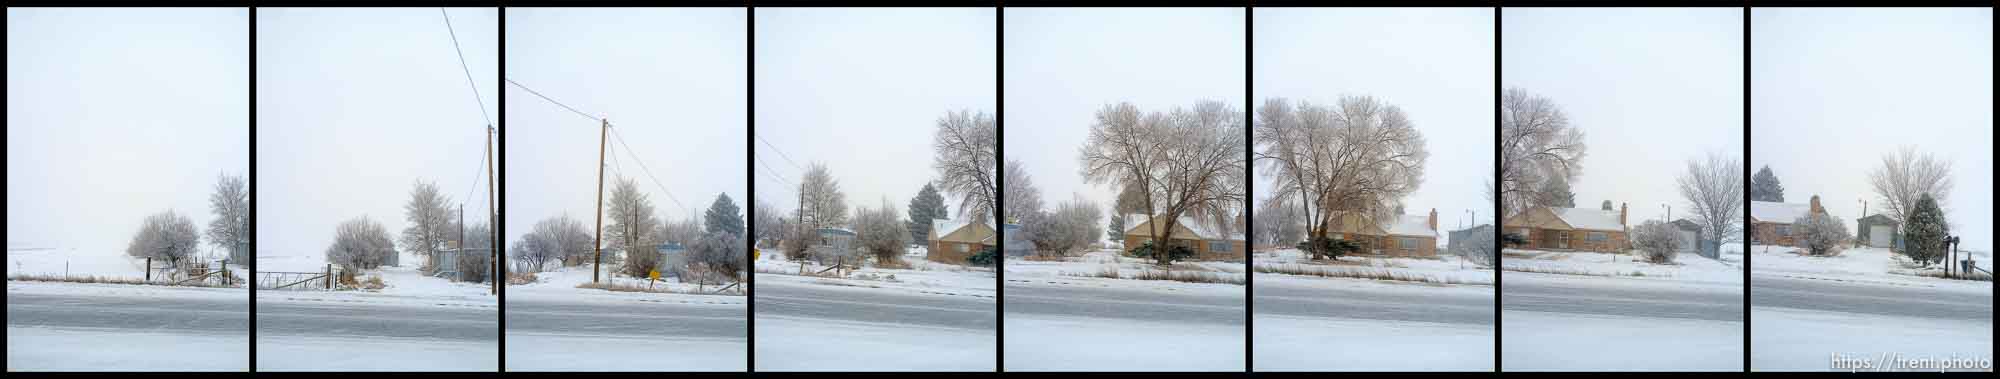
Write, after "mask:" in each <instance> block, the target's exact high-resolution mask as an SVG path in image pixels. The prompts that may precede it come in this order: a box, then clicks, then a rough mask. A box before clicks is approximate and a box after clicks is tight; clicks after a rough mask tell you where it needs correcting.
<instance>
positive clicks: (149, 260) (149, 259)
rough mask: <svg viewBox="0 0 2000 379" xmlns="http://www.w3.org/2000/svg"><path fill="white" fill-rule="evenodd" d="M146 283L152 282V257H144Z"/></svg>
mask: <svg viewBox="0 0 2000 379" xmlns="http://www.w3.org/2000/svg"><path fill="white" fill-rule="evenodd" d="M146 281H147V282H151V281H153V257H146Z"/></svg>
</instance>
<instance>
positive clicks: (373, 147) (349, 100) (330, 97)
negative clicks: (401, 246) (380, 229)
mask: <svg viewBox="0 0 2000 379" xmlns="http://www.w3.org/2000/svg"><path fill="white" fill-rule="evenodd" d="M449 12H450V14H451V25H452V27H453V28H454V29H455V30H456V31H457V34H458V43H459V45H460V46H461V47H462V48H463V49H464V52H465V60H466V62H467V63H466V67H468V68H470V70H471V76H472V81H473V82H474V83H476V84H477V86H478V90H479V96H480V103H474V100H473V94H472V90H471V89H470V88H468V85H469V83H467V79H466V73H465V72H464V70H463V69H461V68H460V65H459V56H458V54H457V53H456V52H454V51H453V49H452V37H451V35H450V34H448V32H447V30H446V29H445V20H444V16H443V15H442V14H441V13H440V12H439V10H438V9H437V8H399V9H283V8H261V9H258V11H257V94H256V96H257V171H258V176H259V178H258V180H257V182H258V188H257V250H258V255H259V257H260V259H261V257H264V256H267V255H287V256H298V255H307V256H316V255H319V254H321V252H323V251H324V250H325V249H326V247H327V245H328V244H330V243H331V242H332V240H333V232H334V227H335V226H336V225H339V223H340V222H342V221H346V220H348V219H350V218H354V217H358V216H364V215H365V216H368V217H369V218H371V219H373V220H375V221H377V222H381V223H382V225H383V226H384V227H385V228H387V229H389V231H390V232H391V233H400V232H401V231H402V229H403V227H404V226H405V224H406V223H405V222H404V221H403V208H402V207H403V203H405V202H407V201H408V200H409V192H410V189H411V188H412V187H413V185H414V183H415V182H416V181H417V180H419V179H421V180H426V181H433V182H435V183H436V184H437V185H438V186H439V187H440V189H441V190H442V191H443V192H444V193H445V194H446V195H447V196H449V197H450V198H451V199H453V201H454V202H465V203H467V206H466V210H465V213H466V217H467V222H468V223H478V221H474V220H477V217H479V215H481V214H483V212H485V209H486V208H487V206H486V204H487V201H486V200H487V199H486V197H487V189H486V178H485V177H484V176H483V175H484V174H483V170H485V168H486V167H484V166H482V165H480V161H481V158H480V153H481V152H482V150H483V149H484V148H485V141H484V140H483V139H484V138H485V135H486V131H485V126H486V121H485V120H484V119H483V118H482V117H481V116H480V107H484V108H485V109H486V113H487V114H489V115H491V116H492V117H494V122H499V119H498V117H500V115H499V113H498V112H499V109H500V108H499V104H498V101H497V100H498V99H497V97H496V96H497V95H498V93H499V92H498V91H499V89H500V87H499V86H498V84H499V80H498V76H499V75H498V72H497V71H498V70H499V63H498V59H499V50H498V49H497V46H496V45H497V44H498V43H499V38H498V34H499V25H498V23H497V16H498V14H497V12H498V10H497V9H493V8H453V9H450V10H449ZM475 173H479V174H480V175H482V177H481V178H480V179H478V181H477V182H475V181H474V179H473V177H474V175H475ZM468 194H469V196H470V197H472V200H473V201H465V200H467V197H468Z"/></svg>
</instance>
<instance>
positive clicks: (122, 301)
mask: <svg viewBox="0 0 2000 379" xmlns="http://www.w3.org/2000/svg"><path fill="white" fill-rule="evenodd" d="M244 296H249V294H248V293H247V292H246V293H245V294H244ZM248 300H249V299H247V298H246V299H236V300H231V299H225V298H208V297H189V298H181V297H174V298H151V297H132V296H88V295H83V296H77V295H43V294H14V293H9V294H7V326H34V327H59V328H60V327H71V328H103V329H134V330H140V331H146V332H184V333H199V334H241V335H245V336H247V335H249V333H250V323H249V321H248V317H249V314H250V312H249V302H248Z"/></svg>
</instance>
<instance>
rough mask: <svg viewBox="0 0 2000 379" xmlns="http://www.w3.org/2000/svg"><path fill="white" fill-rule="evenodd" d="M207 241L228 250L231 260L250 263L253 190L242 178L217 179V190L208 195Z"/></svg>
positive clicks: (224, 177)
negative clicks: (210, 218)
mask: <svg viewBox="0 0 2000 379" xmlns="http://www.w3.org/2000/svg"><path fill="white" fill-rule="evenodd" d="M208 211H209V213H212V214H214V215H215V219H213V220H209V221H208V243H209V244H210V245H214V246H215V247H217V248H221V249H223V250H226V251H228V252H229V260H231V261H235V262H239V263H241V262H248V261H250V260H251V257H250V256H249V255H250V254H249V253H250V191H249V190H248V189H246V188H244V182H243V177H241V176H222V177H219V178H216V181H215V192H213V193H210V194H209V195H208Z"/></svg>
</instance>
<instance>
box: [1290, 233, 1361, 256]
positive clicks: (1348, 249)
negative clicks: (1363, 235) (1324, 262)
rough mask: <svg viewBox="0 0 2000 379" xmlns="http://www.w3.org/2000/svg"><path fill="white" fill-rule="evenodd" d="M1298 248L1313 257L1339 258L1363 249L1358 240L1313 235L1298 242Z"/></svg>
mask: <svg viewBox="0 0 2000 379" xmlns="http://www.w3.org/2000/svg"><path fill="white" fill-rule="evenodd" d="M1297 246H1298V249H1299V250H1301V251H1305V252H1306V253H1307V254H1310V255H1311V256H1312V258H1313V259H1339V258H1340V257H1342V256H1345V255H1348V254H1354V253H1359V252H1361V250H1362V249H1363V246H1361V243H1360V242H1354V241H1349V240H1344V239H1332V238H1326V237H1313V238H1312V239H1310V240H1306V241H1305V242H1299V244H1298V245H1297Z"/></svg>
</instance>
